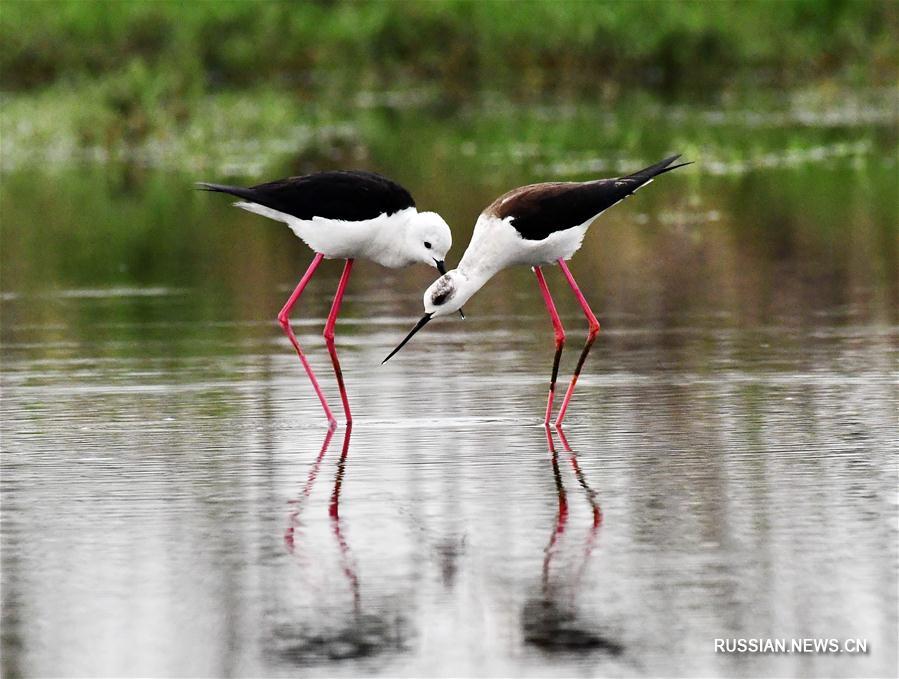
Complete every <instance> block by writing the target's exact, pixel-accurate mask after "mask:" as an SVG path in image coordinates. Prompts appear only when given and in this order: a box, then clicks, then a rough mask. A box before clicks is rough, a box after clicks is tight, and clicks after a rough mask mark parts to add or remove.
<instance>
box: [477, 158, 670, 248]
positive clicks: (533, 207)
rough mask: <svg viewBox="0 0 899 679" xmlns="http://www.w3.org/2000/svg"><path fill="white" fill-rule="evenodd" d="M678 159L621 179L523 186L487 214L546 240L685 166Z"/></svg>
mask: <svg viewBox="0 0 899 679" xmlns="http://www.w3.org/2000/svg"><path fill="white" fill-rule="evenodd" d="M678 157H679V156H672V157H671V158H666V159H665V160H663V161H661V162H660V163H656V164H655V165H650V166H649V167H647V168H645V169H643V170H640V171H639V172H635V173H634V174H630V175H627V176H626V177H621V178H619V179H599V180H596V181H592V182H549V183H545V184H531V185H530V186H522V187H520V188H517V189H513V190H512V191H509V192H508V193H506V194H505V195H503V196H500V197H499V198H497V199H496V200H495V201H494V202H493V203H492V204H491V205H490V207H488V208H487V210H485V212H486V213H487V214H490V215H492V216H495V217H498V218H500V219H505V218H506V217H511V218H512V226H513V227H515V230H516V231H518V233H519V234H521V237H522V238H524V239H525V240H543V239H545V238H547V237H549V236H550V235H551V234H553V233H556V232H557V231H565V230H566V229H571V228H574V227H576V226H580V225H581V224H584V223H586V222H589V221H590V220H592V219H594V218H595V217H597V216H598V215H599V214H600V213H601V212H603V211H605V210H607V209H609V208H610V207H612V206H613V205H615V203H617V202H619V201H621V200H623V199H624V198H627V197H628V196H629V195H631V194H632V193H633V192H634V191H636V190H637V189H639V188H640V187H641V186H643V185H644V184H647V183H648V182H650V181H652V179H653V178H654V177H656V176H658V175H660V174H662V173H663V172H668V171H669V170H673V169H675V168H678V167H682V165H674V166H671V163H673V162H674V161H675V160H677V158H678ZM686 164H687V163H683V165H686Z"/></svg>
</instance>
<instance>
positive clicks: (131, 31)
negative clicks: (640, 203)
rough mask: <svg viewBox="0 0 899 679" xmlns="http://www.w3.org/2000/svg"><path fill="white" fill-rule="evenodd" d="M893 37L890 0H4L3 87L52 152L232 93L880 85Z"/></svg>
mask: <svg viewBox="0 0 899 679" xmlns="http://www.w3.org/2000/svg"><path fill="white" fill-rule="evenodd" d="M897 34H899V3H894V2H876V1H874V2H863V1H855V2H853V1H847V0H795V1H790V0H783V1H782V2H669V1H667V0H665V1H661V2H659V1H656V0H646V1H644V2H615V3H612V2H530V1H521V2H490V1H483V2H462V1H459V0H443V1H432V2H340V1H322V2H304V3H293V2H278V1H270V2H239V1H234V2H190V3H184V2H176V1H174V0H172V1H169V0H154V1H144V0H129V1H127V2H118V1H105V0H58V1H57V0H43V1H41V2H27V1H22V0H4V1H3V3H2V6H0V82H2V90H3V92H4V109H7V111H6V112H5V113H4V118H5V122H6V123H7V126H9V125H11V124H14V123H16V122H18V121H22V120H24V121H26V122H27V123H29V124H30V122H31V121H30V116H29V115H28V113H27V111H29V110H35V109H37V111H38V117H40V115H41V114H43V115H48V116H50V117H51V118H52V119H53V120H54V121H56V123H57V124H59V125H60V126H61V128H62V129H61V130H60V132H62V134H59V135H58V138H57V142H58V143H59V144H60V145H61V146H65V145H66V144H68V145H74V146H76V147H81V146H92V145H101V146H103V145H105V146H109V145H110V144H113V143H119V142H121V143H131V142H135V141H140V140H144V139H147V138H149V137H151V136H153V135H163V136H164V135H172V134H182V133H183V132H184V129H185V126H186V125H187V123H188V122H189V121H190V120H191V119H192V118H197V117H198V116H199V115H200V114H202V113H204V112H206V111H204V110H203V103H202V102H203V101H204V95H209V94H226V93H227V92H235V93H240V92H249V93H251V94H252V98H253V99H254V100H257V101H262V102H267V103H269V104H271V105H272V110H271V111H269V112H267V113H265V114H264V115H263V116H261V119H260V121H259V124H260V125H262V126H264V127H270V123H271V121H270V118H271V117H275V118H277V117H278V116H279V115H283V112H285V111H291V110H295V109H296V104H295V103H294V102H323V101H324V102H331V103H335V102H340V101H346V100H347V99H348V98H350V97H353V96H357V95H358V93H359V92H383V91H392V92H398V91H402V92H404V93H405V94H406V96H407V97H408V96H414V95H416V94H423V95H424V96H429V94H430V95H433V94H434V93H438V96H437V97H436V99H437V100H438V101H439V102H440V103H441V104H442V105H445V106H449V107H451V108H452V107H453V106H455V105H458V103H459V102H465V101H469V100H470V99H471V98H472V96H476V94H473V93H478V92H497V91H499V92H502V93H504V96H506V97H508V98H510V99H512V100H514V101H518V102H533V101H539V100H541V99H544V98H546V97H547V96H552V97H558V96H567V97H569V98H576V97H582V96H588V97H590V98H598V99H601V100H603V101H607V102H614V101H617V100H618V99H619V98H620V97H622V96H625V95H627V93H629V92H632V91H633V90H635V89H645V90H650V91H652V92H654V93H655V94H662V95H663V96H665V97H666V98H668V99H669V100H670V99H671V98H687V97H689V98H690V100H693V101H695V100H696V99H697V98H701V99H702V100H705V101H716V100H720V99H721V98H722V97H726V96H728V95H729V94H732V93H733V92H735V91H736V92H739V91H746V90H747V89H750V90H751V89H755V88H758V87H760V86H761V87H773V88H778V89H783V88H792V87H806V88H807V87H809V86H810V85H814V84H817V85H820V84H822V83H824V84H826V83H833V82H836V83H839V84H840V85H841V86H843V87H850V88H852V87H872V86H882V85H884V84H893V83H894V80H895V76H896V72H897V70H899V46H897V45H899V42H897V41H896V40H895V36H896V35H897ZM23 101H24V103H21V102H23ZM49 102H52V108H53V109H54V110H52V111H48V106H47V105H48V103H49ZM236 118H237V117H236V116H235V119H236ZM236 124H237V125H238V126H239V125H240V123H239V122H237V123H236ZM38 125H40V123H39V122H38ZM7 132H9V130H7ZM246 132H247V133H250V134H253V130H246Z"/></svg>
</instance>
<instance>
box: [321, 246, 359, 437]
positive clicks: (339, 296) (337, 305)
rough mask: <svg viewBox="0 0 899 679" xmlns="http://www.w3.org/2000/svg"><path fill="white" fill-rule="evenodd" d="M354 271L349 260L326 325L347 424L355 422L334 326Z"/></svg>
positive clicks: (351, 261)
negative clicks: (339, 357) (336, 346)
mask: <svg viewBox="0 0 899 679" xmlns="http://www.w3.org/2000/svg"><path fill="white" fill-rule="evenodd" d="M352 270H353V260H352V259H348V260H347V261H346V266H345V267H344V268H343V275H341V277H340V283H338V284H337V293H336V294H335V295H334V303H333V304H332V305H331V313H329V314H328V322H327V323H325V332H324V336H325V344H327V345H328V353H329V354H331V363H333V364H334V375H335V376H336V377H337V386H338V387H340V398H341V400H342V401H343V412H344V413H345V414H346V422H347V424H351V423H352V422H353V416H352V415H351V414H350V402H349V399H347V395H346V387H344V386H343V371H342V370H341V369H340V361H338V360H337V349H336V348H335V347H334V326H335V325H336V324H337V314H339V313H340V302H341V301H342V300H343V293H344V292H346V286H347V282H348V281H349V280H350V272H351V271H352Z"/></svg>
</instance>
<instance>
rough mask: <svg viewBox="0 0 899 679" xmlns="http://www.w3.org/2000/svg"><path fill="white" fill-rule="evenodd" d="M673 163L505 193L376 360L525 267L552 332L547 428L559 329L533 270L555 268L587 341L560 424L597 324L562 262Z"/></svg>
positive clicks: (480, 219)
mask: <svg viewBox="0 0 899 679" xmlns="http://www.w3.org/2000/svg"><path fill="white" fill-rule="evenodd" d="M678 158H680V156H679V155H675V156H671V157H669V158H665V160H662V161H660V162H658V163H655V164H654V165H650V166H649V167H646V168H644V169H642V170H639V171H638V172H634V173H632V174H629V175H625V176H623V177H618V178H615V179H597V180H593V181H587V182H546V183H542V184H531V185H529V186H522V187H519V188H517V189H513V190H511V191H509V192H508V193H505V194H503V195H502V196H500V197H499V198H497V199H496V200H495V201H493V203H491V204H490V205H489V206H488V207H487V208H486V209H485V210H484V211H483V212H481V214H480V216H479V217H478V221H477V223H476V224H475V228H474V234H473V235H472V237H471V242H470V243H469V244H468V248H466V250H465V254H463V255H462V259H461V260H460V262H459V266H458V267H457V268H455V269H453V270H452V271H449V272H448V273H446V274H445V275H443V276H442V277H441V278H438V279H437V280H436V281H434V283H433V284H432V285H431V286H430V287H429V288H428V289H427V290H426V291H425V294H424V307H425V314H424V316H422V317H421V319H420V320H419V321H418V323H417V324H416V325H415V327H414V328H413V329H412V331H411V332H410V333H409V334H408V335H406V337H405V338H404V339H403V341H402V342H400V344H399V345H398V346H397V347H396V348H395V349H394V350H393V351H392V352H391V353H390V354H389V355H388V356H387V358H385V359H384V362H387V361H388V360H389V359H390V358H391V357H392V356H393V355H394V354H396V352H398V351H399V350H400V349H402V348H403V346H405V344H406V343H407V342H408V341H409V340H410V339H411V338H412V336H413V335H414V334H415V333H416V332H418V331H419V330H420V329H421V328H423V327H424V326H425V325H427V323H428V322H429V321H430V320H431V319H433V318H436V317H438V316H445V315H447V314H451V313H453V312H454V311H456V310H457V309H459V308H460V307H461V306H462V305H463V304H465V303H466V302H467V301H468V300H469V299H470V298H471V297H472V295H474V294H475V293H476V292H477V291H478V290H480V289H481V288H482V287H483V286H484V284H485V283H487V281H488V280H490V278H492V277H493V276H494V275H495V274H496V273H497V272H499V271H501V270H502V269H505V268H506V267H509V266H512V265H515V264H524V265H526V266H530V267H532V268H533V270H534V273H535V274H536V276H537V284H538V286H539V288H540V293H541V295H542V297H543V300H544V302H545V304H546V307H547V310H548V311H549V315H550V318H551V319H552V323H553V329H554V331H555V341H556V353H555V357H554V359H553V367H552V376H551V378H550V387H549V398H548V401H547V404H546V415H545V417H544V423H545V424H549V421H550V418H551V416H552V409H553V400H554V396H555V389H556V377H557V376H558V372H559V360H560V358H561V356H562V348H563V346H564V344H565V329H564V328H563V326H562V321H561V319H560V318H559V314H558V313H557V312H556V307H555V303H554V302H553V299H552V296H551V295H550V293H549V288H548V287H547V285H546V280H545V278H544V276H543V271H542V270H541V267H542V266H544V265H547V264H553V263H557V264H558V265H559V267H560V268H561V269H562V273H563V274H564V275H565V279H566V280H567V281H568V284H569V286H570V287H571V289H572V291H573V292H574V295H575V297H576V298H577V300H578V303H579V304H580V306H581V308H582V309H583V312H584V315H585V316H586V318H587V323H588V325H589V330H588V333H587V341H586V343H585V345H584V349H583V351H582V352H581V355H580V358H579V359H578V362H577V367H576V368H575V370H574V375H573V376H572V378H571V382H570V383H569V385H568V389H567V391H566V392H565V398H564V399H563V401H562V406H561V408H560V409H559V414H558V416H557V418H556V420H555V424H556V425H557V426H558V425H560V424H561V423H562V420H563V419H564V418H565V413H566V412H567V410H568V405H569V403H570V402H571V397H572V395H573V394H574V387H575V384H577V381H578V377H579V376H580V373H581V369H582V368H583V366H584V361H586V359H587V354H588V353H589V352H590V347H591V346H592V345H593V342H594V340H595V339H596V336H597V335H598V334H599V321H598V320H596V315H595V314H594V313H593V311H592V310H591V309H590V305H589V304H588V303H587V300H586V298H585V297H584V295H583V293H582V292H581V291H580V288H579V287H578V285H577V282H576V281H575V280H574V276H573V275H572V273H571V271H570V270H569V268H568V265H567V264H566V261H567V260H568V259H571V257H572V256H573V255H574V253H575V252H577V251H578V249H580V247H581V243H582V241H583V239H584V236H585V235H586V233H587V229H588V228H589V227H590V224H592V223H593V221H594V220H595V219H596V218H597V217H599V215H601V214H602V213H603V212H605V211H606V210H608V209H609V208H610V207H612V206H613V205H615V204H616V203H619V202H621V201H622V200H624V199H625V198H627V197H628V196H630V195H632V194H633V193H634V192H636V191H637V190H638V189H640V188H641V187H643V186H646V185H647V184H649V183H650V182H652V181H653V179H654V178H655V177H657V176H659V175H660V174H664V173H665V172H670V171H671V170H676V169H677V168H679V167H683V166H684V165H689V164H690V163H678V164H676V165H675V164H674V162H675V161H676V160H677V159H678Z"/></svg>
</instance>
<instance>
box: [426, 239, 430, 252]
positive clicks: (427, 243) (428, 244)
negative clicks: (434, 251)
mask: <svg viewBox="0 0 899 679" xmlns="http://www.w3.org/2000/svg"><path fill="white" fill-rule="evenodd" d="M425 247H426V248H427V249H428V250H430V249H431V244H430V243H429V242H428V241H425Z"/></svg>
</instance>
